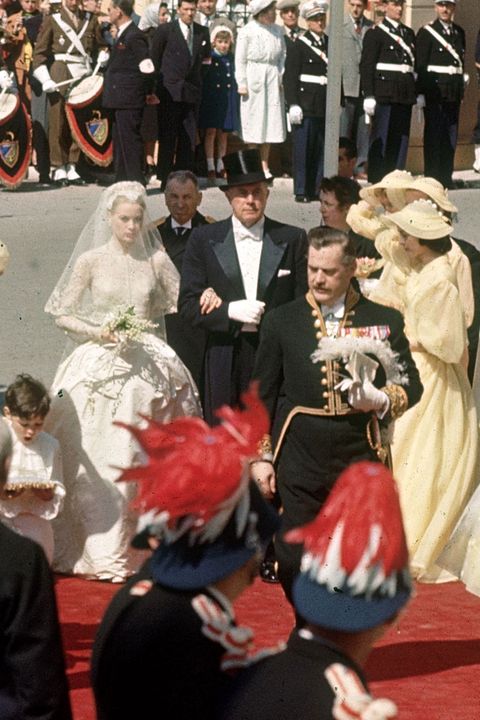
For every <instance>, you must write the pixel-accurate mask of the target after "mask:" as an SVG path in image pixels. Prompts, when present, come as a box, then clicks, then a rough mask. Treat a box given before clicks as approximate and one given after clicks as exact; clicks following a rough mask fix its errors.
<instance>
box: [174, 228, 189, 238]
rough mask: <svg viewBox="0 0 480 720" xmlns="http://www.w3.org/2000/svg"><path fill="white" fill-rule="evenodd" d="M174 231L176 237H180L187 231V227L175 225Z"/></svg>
mask: <svg viewBox="0 0 480 720" xmlns="http://www.w3.org/2000/svg"><path fill="white" fill-rule="evenodd" d="M175 232H176V233H177V235H178V237H182V235H185V233H186V232H187V228H186V227H176V228H175Z"/></svg>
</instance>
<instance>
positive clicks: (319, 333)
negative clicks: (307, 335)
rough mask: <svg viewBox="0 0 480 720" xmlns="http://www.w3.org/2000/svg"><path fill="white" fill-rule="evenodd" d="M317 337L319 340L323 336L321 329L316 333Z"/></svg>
mask: <svg viewBox="0 0 480 720" xmlns="http://www.w3.org/2000/svg"><path fill="white" fill-rule="evenodd" d="M315 337H316V338H317V340H320V339H321V338H322V337H323V333H321V332H320V330H319V331H318V332H317V333H315Z"/></svg>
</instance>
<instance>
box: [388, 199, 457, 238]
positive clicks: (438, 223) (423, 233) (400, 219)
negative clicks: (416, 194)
mask: <svg viewBox="0 0 480 720" xmlns="http://www.w3.org/2000/svg"><path fill="white" fill-rule="evenodd" d="M381 222H382V223H383V224H384V225H385V226H386V227H392V226H393V225H396V226H397V227H398V228H400V230H402V231H403V232H404V233H406V234H407V235H411V236H412V237H415V238H418V239H419V240H439V239H440V238H443V237H447V236H448V235H450V233H451V232H452V226H451V225H450V223H449V221H448V220H447V218H446V217H445V216H444V215H442V213H441V212H440V211H439V209H438V208H437V206H436V205H435V204H434V203H433V202H432V201H431V200H415V202H413V203H410V204H409V205H405V207H404V208H402V210H399V211H398V212H394V213H390V214H388V215H384V216H382V218H381Z"/></svg>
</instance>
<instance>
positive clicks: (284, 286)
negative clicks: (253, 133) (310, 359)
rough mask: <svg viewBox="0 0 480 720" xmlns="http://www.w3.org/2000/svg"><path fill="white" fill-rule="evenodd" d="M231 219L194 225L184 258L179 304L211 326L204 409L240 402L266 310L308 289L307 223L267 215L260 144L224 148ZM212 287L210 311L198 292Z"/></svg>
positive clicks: (211, 412) (196, 321)
mask: <svg viewBox="0 0 480 720" xmlns="http://www.w3.org/2000/svg"><path fill="white" fill-rule="evenodd" d="M224 162H225V168H226V171H227V184H226V186H224V191H225V194H226V196H227V199H228V201H229V202H230V204H231V206H232V210H233V216H232V217H230V218H228V219H227V220H222V221H220V222H217V223H213V224H212V225H209V226H208V227H205V226H204V227H200V228H196V229H194V230H193V232H192V235H191V237H190V239H189V241H188V244H187V248H186V251H185V256H184V260H183V269H182V278H181V285H180V298H179V307H180V312H181V314H182V315H183V317H184V318H185V319H186V320H187V321H188V322H189V323H190V324H191V325H193V326H194V327H201V328H203V329H204V330H205V331H206V333H207V349H206V354H205V368H204V384H205V387H204V391H203V398H202V400H203V409H204V414H205V418H206V420H207V422H215V410H216V409H218V408H219V407H220V406H221V405H224V404H225V403H227V404H232V405H235V404H237V403H238V402H239V400H240V395H241V394H242V392H244V390H245V389H246V388H247V387H248V384H249V382H250V378H251V373H252V369H253V364H254V360H255V353H256V349H257V346H258V329H259V326H260V325H261V322H262V317H263V315H264V314H265V315H268V313H269V312H270V310H271V309H272V308H275V307H278V306H279V305H282V304H283V303H286V302H289V301H290V300H293V299H294V298H295V297H297V296H298V295H301V294H302V293H304V292H305V289H306V259H305V253H306V235H305V231H304V230H302V229H300V228H297V227H293V226H291V225H284V224H282V223H278V222H276V221H275V220H271V219H270V218H268V217H265V214H264V212H265V207H266V203H267V198H268V187H267V182H266V177H265V174H264V172H263V170H262V166H261V162H260V155H259V153H258V151H257V150H245V151H239V152H237V153H232V154H230V155H226V156H225V159H224ZM206 288H212V289H213V290H214V291H215V293H216V295H217V296H218V298H219V299H220V301H221V304H220V306H219V307H216V308H215V309H214V310H212V312H210V313H209V314H204V315H202V314H201V312H200V303H199V299H200V296H201V295H202V293H203V291H204V290H205V289H206Z"/></svg>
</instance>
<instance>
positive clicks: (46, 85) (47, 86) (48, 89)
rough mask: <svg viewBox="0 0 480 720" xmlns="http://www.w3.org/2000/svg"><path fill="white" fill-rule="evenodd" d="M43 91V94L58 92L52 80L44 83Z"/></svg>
mask: <svg viewBox="0 0 480 720" xmlns="http://www.w3.org/2000/svg"><path fill="white" fill-rule="evenodd" d="M42 90H43V92H46V93H52V92H56V90H57V85H56V83H54V82H53V80H52V79H51V78H50V80H45V82H44V83H42Z"/></svg>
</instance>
